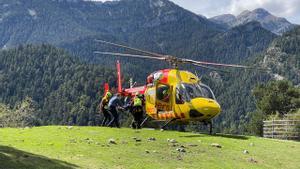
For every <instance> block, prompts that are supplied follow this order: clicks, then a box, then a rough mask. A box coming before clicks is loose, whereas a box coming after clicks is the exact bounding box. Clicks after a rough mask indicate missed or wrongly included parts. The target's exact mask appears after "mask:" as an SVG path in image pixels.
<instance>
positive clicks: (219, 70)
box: [191, 63, 230, 73]
mask: <svg viewBox="0 0 300 169" xmlns="http://www.w3.org/2000/svg"><path fill="white" fill-rule="evenodd" d="M191 64H192V65H194V66H199V67H202V68H205V69H210V70H214V71H218V72H223V73H230V71H226V70H222V69H218V68H214V67H211V66H205V65H202V64H196V63H191Z"/></svg>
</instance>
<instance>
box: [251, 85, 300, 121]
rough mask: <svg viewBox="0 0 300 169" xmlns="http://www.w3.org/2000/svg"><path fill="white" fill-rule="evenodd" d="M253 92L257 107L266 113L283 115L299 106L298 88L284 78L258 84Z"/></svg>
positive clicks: (299, 90)
mask: <svg viewBox="0 0 300 169" xmlns="http://www.w3.org/2000/svg"><path fill="white" fill-rule="evenodd" d="M253 94H254V96H255V98H256V100H257V104H256V105H257V108H258V109H259V110H260V111H262V112H264V113H265V114H266V115H272V114H275V113H276V112H278V113H279V114H280V115H282V116H283V115H285V114H287V113H288V112H290V111H295V110H297V109H299V108H300V89H299V88H298V87H294V86H293V85H292V83H291V82H288V81H286V80H283V81H271V82H269V83H268V84H266V85H259V86H257V87H256V88H255V89H254V91H253Z"/></svg>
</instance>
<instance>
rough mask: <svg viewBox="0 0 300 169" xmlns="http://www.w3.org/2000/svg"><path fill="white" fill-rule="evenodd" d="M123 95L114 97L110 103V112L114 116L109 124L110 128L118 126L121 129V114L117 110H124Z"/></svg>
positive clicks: (119, 94) (118, 94)
mask: <svg viewBox="0 0 300 169" xmlns="http://www.w3.org/2000/svg"><path fill="white" fill-rule="evenodd" d="M121 99H122V95H121V93H117V94H116V95H115V96H113V97H112V98H111V99H110V100H109V102H108V110H109V112H110V113H111V115H112V116H113V119H112V120H111V121H110V122H109V124H108V126H110V127H113V126H116V127H118V128H120V123H119V114H118V110H117V109H123V108H122V105H123V104H122V101H121Z"/></svg>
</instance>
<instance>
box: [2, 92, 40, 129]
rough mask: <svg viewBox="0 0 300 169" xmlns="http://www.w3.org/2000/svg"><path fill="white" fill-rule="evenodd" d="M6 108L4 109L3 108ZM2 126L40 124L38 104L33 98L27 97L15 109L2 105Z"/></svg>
mask: <svg viewBox="0 0 300 169" xmlns="http://www.w3.org/2000/svg"><path fill="white" fill-rule="evenodd" d="M3 108H4V110H3ZM1 109H2V111H1V112H2V113H1V116H0V126H2V127H30V126H38V125H40V121H39V119H38V118H37V115H38V114H37V105H36V103H35V102H34V101H33V100H32V99H31V98H25V100H23V101H22V102H21V103H19V104H18V105H17V106H16V108H15V109H13V110H11V109H9V108H7V107H5V106H1Z"/></svg>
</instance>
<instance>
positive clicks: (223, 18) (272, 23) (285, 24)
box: [210, 8, 296, 35]
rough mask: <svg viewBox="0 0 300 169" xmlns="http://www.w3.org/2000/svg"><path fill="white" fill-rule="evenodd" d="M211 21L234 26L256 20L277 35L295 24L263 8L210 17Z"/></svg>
mask: <svg viewBox="0 0 300 169" xmlns="http://www.w3.org/2000/svg"><path fill="white" fill-rule="evenodd" d="M210 20H211V21H213V22H216V23H219V24H221V25H224V26H227V27H234V26H238V25H241V24H245V23H248V22H253V21H257V22H259V23H261V25H262V26H263V27H264V28H265V29H267V30H269V31H271V32H273V33H275V34H278V35H281V34H282V33H284V32H287V31H289V30H291V29H293V28H294V27H295V26H296V25H294V24H292V23H290V22H289V21H287V20H286V19H285V18H280V17H276V16H274V15H272V14H271V13H269V12H268V11H267V10H265V9H263V8H257V9H255V10H253V11H249V10H246V11H243V12H242V13H241V14H239V15H238V16H234V15H231V14H224V15H219V16H215V17H212V18H210Z"/></svg>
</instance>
